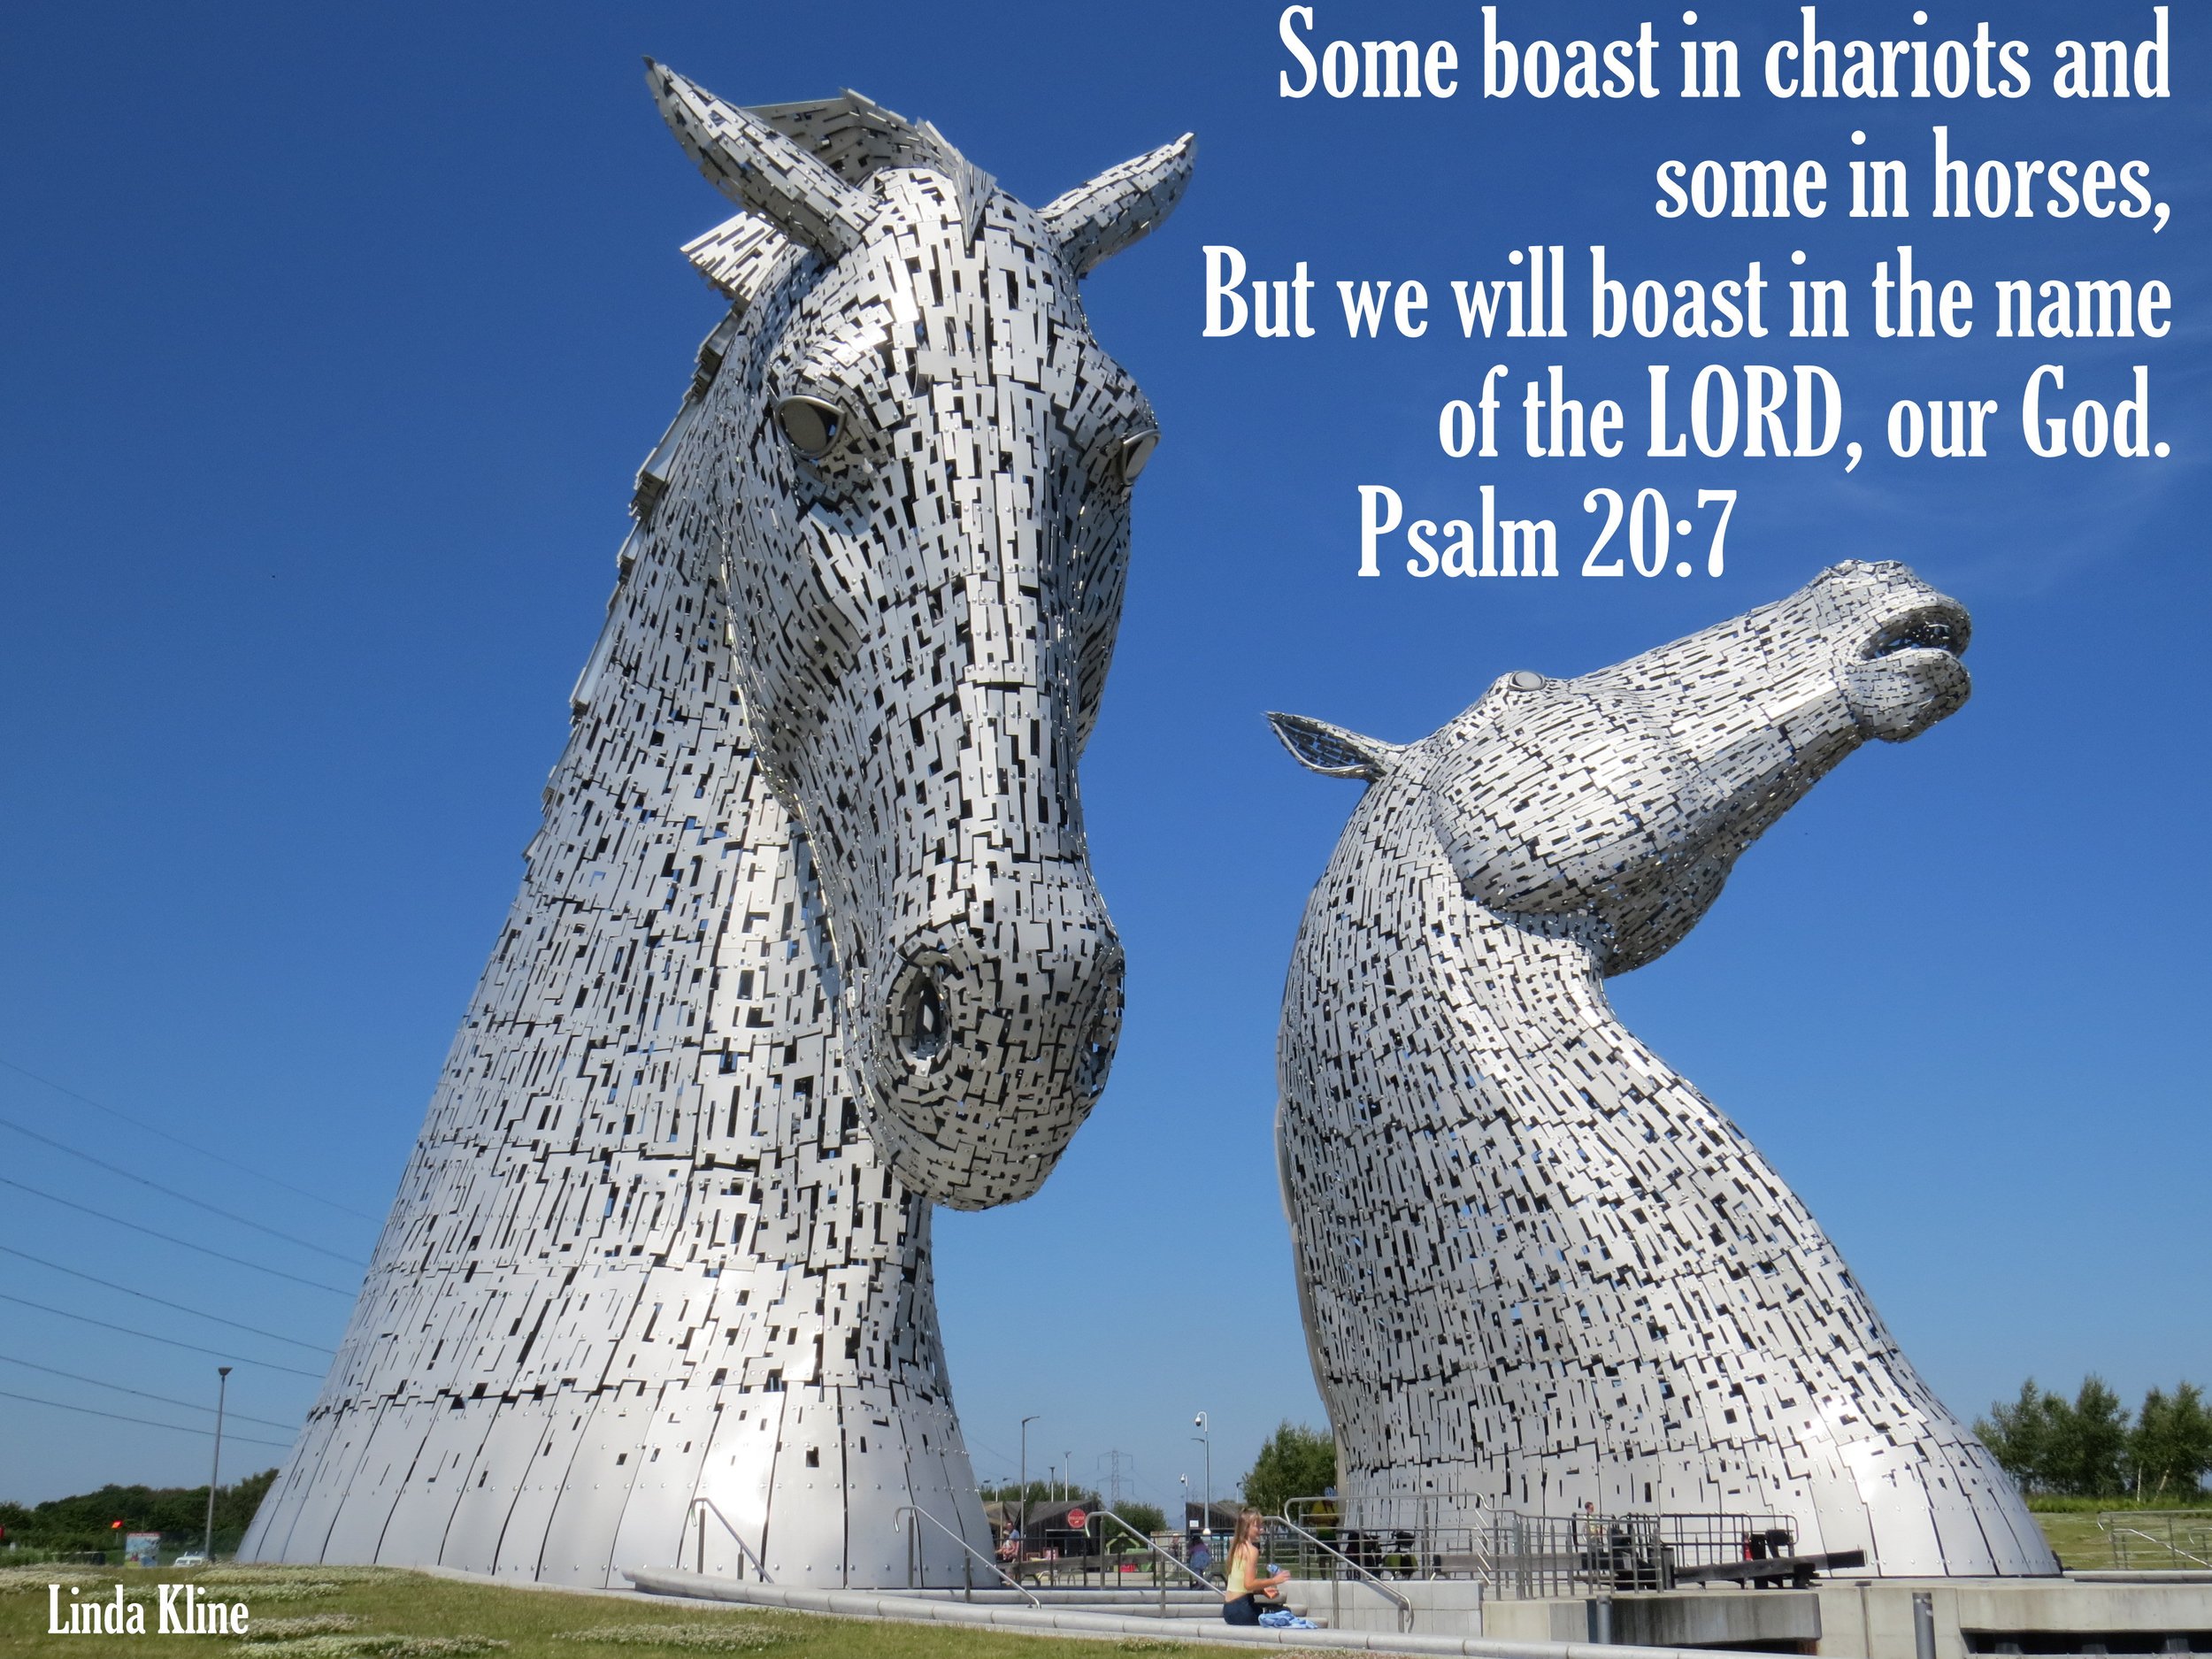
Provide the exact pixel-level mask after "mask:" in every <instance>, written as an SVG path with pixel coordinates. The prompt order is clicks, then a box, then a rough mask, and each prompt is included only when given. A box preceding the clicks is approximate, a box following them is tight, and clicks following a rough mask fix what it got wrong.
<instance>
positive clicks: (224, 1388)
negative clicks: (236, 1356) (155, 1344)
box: [202, 1365, 230, 1566]
mask: <svg viewBox="0 0 2212 1659" xmlns="http://www.w3.org/2000/svg"><path fill="white" fill-rule="evenodd" d="M229 1392H230V1367H229V1366H227V1365H218V1366H217V1367H216V1368H215V1463H214V1465H213V1466H212V1467H211V1468H210V1469H209V1470H208V1471H207V1542H206V1543H205V1544H204V1545H203V1546H202V1548H204V1549H205V1550H206V1551H207V1559H208V1564H209V1565H211V1566H212V1565H213V1564H214V1562H215V1483H216V1481H217V1480H218V1479H220V1478H221V1476H222V1472H223V1397H224V1395H226V1394H228V1393H229Z"/></svg>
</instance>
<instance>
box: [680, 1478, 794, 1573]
mask: <svg viewBox="0 0 2212 1659" xmlns="http://www.w3.org/2000/svg"><path fill="white" fill-rule="evenodd" d="M710 1510H711V1511H712V1512H713V1515H714V1518H715V1519H716V1520H718V1521H719V1522H721V1523H722V1530H723V1531H724V1532H727V1533H728V1534H729V1535H730V1538H731V1540H732V1541H733V1543H735V1544H736V1546H737V1553H738V1554H739V1555H740V1556H741V1557H742V1558H743V1559H744V1560H746V1561H749V1562H751V1563H753V1571H755V1572H757V1573H758V1574H759V1575H760V1581H761V1582H762V1583H763V1584H772V1583H773V1582H774V1580H773V1579H772V1578H769V1576H768V1568H767V1566H766V1564H765V1563H763V1562H762V1560H761V1558H760V1556H759V1555H757V1554H756V1553H755V1552H754V1549H753V1547H752V1546H751V1545H750V1544H749V1543H747V1542H746V1541H745V1536H744V1534H743V1533H741V1532H739V1531H738V1530H737V1528H736V1527H735V1526H733V1525H731V1522H730V1517H728V1516H726V1515H725V1514H723V1513H722V1510H721V1509H720V1507H719V1506H718V1504H716V1502H715V1501H714V1500H713V1499H712V1498H694V1499H692V1501H691V1512H692V1514H693V1515H694V1516H695V1517H698V1522H699V1555H698V1562H699V1576H700V1577H701V1578H705V1577H706V1572H707V1514H708V1512H709V1511H710ZM683 1564H684V1545H683V1540H681V1539H678V1540H676V1565H677V1567H678V1569H679V1570H680V1569H681V1568H682V1566H683ZM737 1577H738V1580H739V1582H740V1583H742V1582H743V1581H744V1578H745V1569H744V1568H743V1567H742V1566H740V1567H739V1568H738V1570H737Z"/></svg>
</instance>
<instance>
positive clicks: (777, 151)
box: [645, 58, 867, 259]
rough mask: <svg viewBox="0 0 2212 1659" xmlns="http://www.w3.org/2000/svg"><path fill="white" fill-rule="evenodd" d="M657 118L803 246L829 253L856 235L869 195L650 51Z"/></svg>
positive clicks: (722, 182)
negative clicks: (677, 71)
mask: <svg viewBox="0 0 2212 1659" xmlns="http://www.w3.org/2000/svg"><path fill="white" fill-rule="evenodd" d="M645 83H646V85H647V86H649V87H650V88H652V89H653V102H654V103H656V104H658V105H660V111H661V118H662V119H664V120H665V121H666V122H667V123H668V125H669V127H670V128H671V129H672V131H673V132H674V133H675V134H676V138H677V141H678V142H680V143H681V144H682V145H683V147H684V150H685V153H686V154H687V155H688V156H690V157H691V158H692V159H693V160H694V161H695V162H697V163H698V164H699V171H700V172H702V173H705V174H706V175H707V178H708V180H710V182H711V183H712V184H713V186H714V188H716V189H718V190H719V191H721V192H722V194H723V195H725V196H728V197H729V198H730V200H731V201H733V202H734V203H736V204H738V205H739V206H740V207H741V208H743V209H744V210H745V211H747V212H748V213H753V214H757V215H758V216H759V217H760V218H762V219H766V220H767V221H768V222H769V223H770V224H771V225H773V226H774V227H776V228H777V229H778V230H780V231H781V232H782V233H783V234H785V235H787V236H788V237H790V238H791V240H792V241H794V242H797V243H798V244H799V245H800V246H802V247H804V248H811V249H812V250H814V251H815V252H817V253H818V254H821V255H823V256H824V257H826V258H831V259H834V258H836V257H838V255H840V254H841V253H843V252H844V251H845V250H847V249H849V248H851V247H853V246H855V245H856V243H858V242H859V241H860V234H861V228H862V226H863V225H864V222H865V209H866V206H867V202H866V198H865V197H864V196H862V195H861V194H860V192H858V191H856V190H855V189H854V188H852V186H850V185H849V184H847V183H846V182H845V181H844V180H841V179H840V178H839V177H838V176H837V175H836V174H835V173H833V172H831V171H830V170H829V169H828V168H827V167H826V166H824V165H822V164H821V163H820V162H819V161H817V160H816V159H815V158H814V157H812V156H810V155H808V154H807V153H806V151H805V150H802V149H800V148H799V146H798V145H796V144H795V143H793V142H791V141H790V140H789V139H787V138H786V137H785V136H784V135H783V134H781V133H779V132H778V131H777V130H776V129H775V128H774V127H771V126H769V125H768V123H767V122H765V121H764V120H762V119H760V118H759V117H758V116H757V115H754V114H751V113H750V112H749V111H744V110H741V109H739V108H738V107H737V106H736V105H735V104H725V103H724V102H723V101H722V100H721V99H720V98H718V97H716V96H714V94H712V93H711V92H709V91H708V90H707V89H706V88H704V87H702V86H700V85H699V84H698V83H697V82H695V81H687V80H685V79H684V77H683V76H681V75H680V74H678V73H676V72H675V71H674V70H672V69H670V68H668V67H667V66H666V65H662V64H657V63H655V62H654V61H653V60H652V59H651V58H647V59H646V60H645Z"/></svg>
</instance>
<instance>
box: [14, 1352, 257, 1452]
mask: <svg viewBox="0 0 2212 1659" xmlns="http://www.w3.org/2000/svg"><path fill="white" fill-rule="evenodd" d="M0 1362H4V1363H7V1364H10V1365H20V1366H22V1367H23V1368H24V1369H25V1370H26V1371H44V1372H45V1373H46V1374H47V1375H48V1376H49V1377H60V1378H65V1379H67V1380H68V1381H70V1382H81V1383H89V1384H91V1385H92V1386H94V1387H95V1388H109V1389H112V1390H114V1392H115V1393H117V1394H135V1395H137V1396H138V1397H139V1398H140V1399H141V1400H150V1401H152V1402H154V1403H155V1404H156V1405H164V1406H180V1407H182V1408H183V1409H185V1410H187V1411H207V1412H212V1411H213V1410H214V1409H215V1408H214V1407H213V1406H204V1405H196V1404H195V1403H194V1402H191V1401H189V1400H172V1399H171V1398H170V1397H169V1396H168V1395H167V1394H148V1393H147V1392H146V1391H145V1390H144V1389H143V1388H126V1387H124V1386H123V1385H122V1384H121V1383H111V1382H104V1381H103V1380H101V1379H99V1378H97V1377H80V1376H79V1375H78V1374H77V1373H76V1372H75V1371H58V1370H56V1369H55V1368H54V1367H53V1366H51V1365H42V1364H40V1363H38V1362H37V1361H36V1360H29V1359H18V1358H16V1356H14V1355H12V1354H0ZM233 1417H235V1418H236V1419H237V1420H238V1421H239V1422H241V1423H258V1424H259V1425H261V1426H262V1427H263V1428H265V1429H277V1430H280V1431H282V1432H285V1433H290V1432H293V1431H294V1430H296V1428H298V1426H299V1425H297V1424H296V1423H277V1422H273V1421H272V1420H271V1419H270V1418H268V1417H248V1416H247V1415H246V1414H245V1413H244V1412H242V1411H232V1410H228V1409H226V1410H225V1411H224V1413H223V1419H224V1421H225V1422H228V1421H229V1420H230V1419H231V1418H233Z"/></svg>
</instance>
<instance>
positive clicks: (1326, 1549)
mask: <svg viewBox="0 0 2212 1659" xmlns="http://www.w3.org/2000/svg"><path fill="white" fill-rule="evenodd" d="M1284 1507H1285V1508H1286V1509H1287V1508H1288V1507H1289V1506H1288V1505H1287V1504H1286V1505H1285V1506H1284ZM1269 1525H1281V1526H1286V1527H1288V1528H1289V1529H1290V1530H1291V1532H1294V1533H1296V1534H1297V1536H1298V1540H1299V1542H1300V1543H1301V1544H1302V1545H1305V1546H1308V1547H1310V1548H1314V1549H1317V1550H1319V1551H1321V1552H1322V1553H1323V1554H1324V1555H1332V1556H1333V1557H1335V1558H1336V1560H1338V1561H1339V1562H1341V1563H1343V1564H1344V1565H1345V1566H1347V1567H1349V1568H1350V1569H1351V1570H1352V1571H1353V1573H1354V1574H1355V1575H1356V1577H1357V1578H1358V1579H1359V1581H1360V1582H1361V1583H1362V1584H1364V1585H1366V1586H1368V1587H1369V1588H1371V1589H1372V1590H1374V1591H1376V1592H1377V1593H1378V1594H1380V1595H1382V1596H1383V1597H1384V1598H1385V1599H1386V1600H1387V1601H1390V1602H1391V1604H1392V1605H1393V1606H1394V1607H1396V1609H1398V1631H1399V1633H1400V1634H1401V1635H1402V1634H1404V1633H1406V1632H1409V1631H1410V1630H1412V1628H1413V1603H1412V1602H1411V1601H1408V1600H1407V1599H1406V1598H1405V1597H1404V1596H1403V1595H1402V1594H1399V1592H1397V1591H1395V1590H1394V1589H1392V1588H1391V1587H1390V1586H1388V1585H1386V1584H1385V1583H1384V1582H1383V1581H1382V1580H1381V1579H1380V1578H1377V1577H1376V1576H1375V1575H1374V1574H1373V1573H1371V1572H1370V1571H1368V1570H1367V1569H1366V1568H1364V1567H1363V1566H1361V1565H1360V1564H1359V1563H1357V1562H1356V1561H1354V1560H1353V1559H1352V1558H1351V1557H1350V1556H1349V1555H1346V1554H1345V1553H1344V1552H1343V1551H1342V1550H1340V1549H1339V1548H1336V1546H1335V1545H1333V1544H1329V1543H1325V1542H1324V1541H1323V1540H1320V1539H1318V1538H1316V1537H1315V1536H1314V1535H1313V1534H1312V1533H1311V1532H1308V1531H1307V1530H1306V1529H1305V1528H1304V1527H1302V1526H1301V1525H1298V1523H1297V1522H1295V1521H1294V1520H1292V1519H1291V1518H1290V1517H1288V1516H1286V1515H1278V1516H1272V1517H1269ZM1339 1577H1340V1575H1338V1574H1336V1573H1331V1574H1330V1575H1329V1582H1330V1585H1331V1586H1332V1588H1333V1587H1334V1586H1335V1585H1336V1584H1337V1583H1338V1582H1339Z"/></svg>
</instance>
